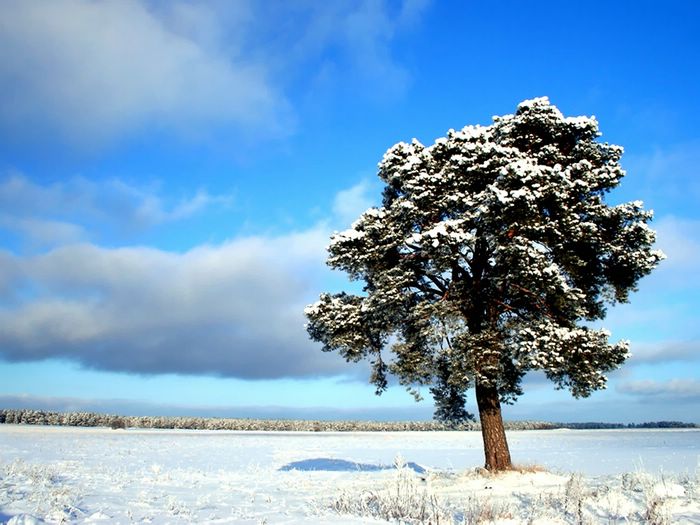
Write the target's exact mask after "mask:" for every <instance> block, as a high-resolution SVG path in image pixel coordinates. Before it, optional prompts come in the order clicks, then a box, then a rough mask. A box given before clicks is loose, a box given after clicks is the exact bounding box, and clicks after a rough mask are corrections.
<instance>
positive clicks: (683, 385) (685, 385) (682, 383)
mask: <svg viewBox="0 0 700 525" xmlns="http://www.w3.org/2000/svg"><path fill="white" fill-rule="evenodd" d="M617 390H618V391H619V392H622V393H625V394H631V395H635V396H643V397H655V398H668V399H676V400H679V399H694V398H700V380H698V379H670V380H668V381H656V380H653V379H644V380H639V381H626V382H624V383H620V384H619V385H618V387H617Z"/></svg>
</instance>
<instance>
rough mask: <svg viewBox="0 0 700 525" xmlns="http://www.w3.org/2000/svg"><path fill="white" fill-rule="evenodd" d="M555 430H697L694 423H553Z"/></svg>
mask: <svg viewBox="0 0 700 525" xmlns="http://www.w3.org/2000/svg"><path fill="white" fill-rule="evenodd" d="M554 425H555V426H556V427H557V428H572V429H575V430H588V429H600V428H603V429H605V428H611V429H612V428H698V425H697V424H696V423H683V422H682V421H648V422H646V423H627V424H625V423H600V422H589V423H554Z"/></svg>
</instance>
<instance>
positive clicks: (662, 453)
mask: <svg viewBox="0 0 700 525" xmlns="http://www.w3.org/2000/svg"><path fill="white" fill-rule="evenodd" d="M699 438H700V430H631V431H630V430H606V431H603V430H596V431H581V430H550V431H519V432H515V431H514V432H509V443H510V447H511V451H512V454H513V457H514V459H515V460H516V462H517V463H519V464H524V465H535V464H536V465H541V467H542V468H541V469H540V468H526V469H523V471H522V472H509V473H506V474H502V475H499V476H491V475H488V474H485V473H483V472H480V471H479V470H478V469H476V468H475V467H478V466H479V465H481V464H482V461H483V459H482V449H481V435H480V433H478V432H376V433H362V432H349V433H313V432H310V433H304V432H298V433H294V432H287V433H284V432H259V433H256V432H248V433H245V432H224V431H217V432H212V431H182V430H180V431H172V430H167V431H166V430H134V429H130V430H109V429H98V428H67V427H39V426H21V425H2V426H0V522H8V523H12V524H22V523H24V524H34V523H43V522H48V523H59V522H61V521H68V522H71V523H115V522H116V523H126V522H131V521H136V522H150V523H191V522H200V523H201V522H208V523H300V522H302V523H303V522H306V523H358V524H359V523H386V520H383V519H381V517H382V516H385V517H386V515H388V514H386V513H388V512H390V511H391V512H394V511H395V510H396V509H400V510H402V512H408V511H407V510H406V509H405V508H403V507H402V505H403V504H404V503H406V504H410V505H409V506H411V505H412V507H411V508H414V510H415V507H416V502H420V501H426V498H427V497H430V498H431V499H430V500H429V501H430V502H433V503H434V504H435V506H436V507H435V508H437V509H438V510H439V512H440V513H442V514H441V515H442V516H443V517H444V515H448V516H449V517H450V519H455V520H456V521H455V522H457V523H459V522H467V523H469V522H470V521H469V520H470V519H472V518H474V516H477V517H478V516H482V517H484V516H487V515H490V516H491V517H492V519H491V521H490V522H491V523H524V522H527V521H530V522H532V523H568V522H571V519H573V518H572V516H574V514H573V513H575V512H584V513H585V514H586V516H588V518H587V519H589V521H592V522H596V521H602V522H615V521H617V520H621V521H623V522H631V523H635V522H641V521H642V520H643V516H645V515H649V513H656V514H654V516H656V517H657V518H658V520H660V521H658V520H657V522H659V523H662V522H663V519H665V518H668V520H671V521H667V522H669V523H670V522H673V523H700V503H699V499H698V498H699V493H698V491H699V488H698V485H699V484H698V479H697V472H696V471H697V470H698V469H699V468H700V466H699V465H698V461H699V459H700V439H699ZM399 455H400V456H402V457H403V458H405V460H398V462H399V463H400V465H404V466H403V468H401V469H399V470H397V469H396V468H394V462H395V458H396V457H397V456H399ZM577 472H578V473H581V475H578V474H575V473H577ZM572 473H574V474H573V475H572ZM397 487H399V488H400V490H397ZM397 498H398V499H397ZM421 498H422V500H421ZM332 507H334V508H332ZM577 509H578V510H577ZM339 512H340V513H339ZM348 512H349V513H348ZM382 512H384V513H385V514H382ZM436 512H437V511H436ZM445 513H446V514H445ZM489 513H490V514H489ZM404 516H407V515H405V514H404ZM460 520H461V521H460ZM406 521H409V522H410V521H411V519H408V518H406ZM413 522H420V521H416V518H415V517H414V518H413ZM442 522H443V521H441V523H442ZM472 522H475V521H472Z"/></svg>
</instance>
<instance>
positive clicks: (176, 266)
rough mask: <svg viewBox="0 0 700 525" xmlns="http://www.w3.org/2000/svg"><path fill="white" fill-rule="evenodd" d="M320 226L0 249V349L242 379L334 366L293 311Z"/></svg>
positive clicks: (15, 354) (312, 269) (320, 239)
mask: <svg viewBox="0 0 700 525" xmlns="http://www.w3.org/2000/svg"><path fill="white" fill-rule="evenodd" d="M327 238H328V232H327V231H326V230H323V229H320V228H319V229H314V230H310V231H306V232H301V233H298V234H289V235H285V236H282V237H267V238H266V237H248V238H241V239H236V240H233V241H230V242H227V243H224V244H222V245H218V246H200V247H197V248H194V249H191V250H189V251H187V252H184V253H172V252H166V251H161V250H157V249H153V248H145V247H128V248H117V249H110V248H103V247H99V246H95V245H91V244H75V245H68V246H64V247H60V248H57V249H54V250H52V251H50V252H48V253H45V254H41V255H36V256H31V257H23V258H22V257H17V256H14V255H12V254H7V253H5V254H3V257H2V258H0V283H2V284H3V288H4V293H3V296H4V297H5V299H4V300H3V302H2V308H1V309H0V355H2V357H3V358H4V359H6V360H9V361H32V360H42V359H47V358H68V359H71V360H74V361H77V362H79V363H81V364H82V365H84V366H87V367H90V368H95V369H103V370H116V371H126V372H135V373H140V374H158V373H184V374H213V375H221V376H227V377H238V378H247V379H262V378H279V377H300V376H316V375H324V374H333V373H339V372H341V370H343V368H344V364H343V363H342V361H340V360H338V359H337V357H335V356H329V355H326V354H323V353H322V352H320V351H318V349H317V348H315V346H314V345H312V344H311V343H310V342H309V340H308V337H307V335H306V332H305V330H304V327H303V324H304V318H303V315H302V310H303V307H304V305H305V304H306V302H309V301H310V300H312V299H313V297H314V294H315V293H317V289H318V286H319V284H318V281H319V279H320V275H321V274H322V273H323V272H324V271H325V270H324V269H323V266H322V261H323V253H324V246H325V244H326V242H327Z"/></svg>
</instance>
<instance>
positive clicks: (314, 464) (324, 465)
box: [279, 458, 425, 474]
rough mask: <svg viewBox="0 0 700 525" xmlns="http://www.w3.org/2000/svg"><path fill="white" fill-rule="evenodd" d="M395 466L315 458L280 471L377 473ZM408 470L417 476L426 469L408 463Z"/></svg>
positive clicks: (289, 464)
mask: <svg viewBox="0 0 700 525" xmlns="http://www.w3.org/2000/svg"><path fill="white" fill-rule="evenodd" d="M395 468H396V467H395V466H394V465H372V464H369V463H357V462H356V461H347V460H345V459H331V458H314V459H303V460H301V461H292V462H291V463H288V464H286V465H284V466H282V467H280V469H279V470H280V471H282V472H287V471H290V470H302V471H326V472H377V471H379V470H394V469H395ZM406 468H409V469H411V470H413V471H414V472H416V473H417V474H425V469H424V468H423V467H421V466H420V465H418V464H416V463H413V462H412V461H409V462H407V463H406Z"/></svg>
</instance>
